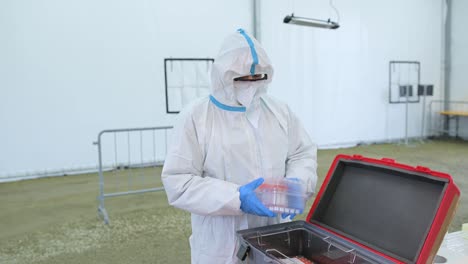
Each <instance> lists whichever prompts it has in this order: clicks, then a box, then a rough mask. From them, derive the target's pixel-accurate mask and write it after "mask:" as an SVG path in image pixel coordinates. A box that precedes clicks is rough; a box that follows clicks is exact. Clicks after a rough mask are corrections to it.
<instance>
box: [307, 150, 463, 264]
mask: <svg viewBox="0 0 468 264" xmlns="http://www.w3.org/2000/svg"><path fill="white" fill-rule="evenodd" d="M350 168H359V170H357V172H354V173H351V172H352V170H350ZM340 170H343V171H341V172H340ZM347 172H349V173H347ZM360 172H365V173H364V174H366V175H361V174H360ZM340 173H341V174H340ZM367 173H368V174H367ZM374 173H375V174H380V175H379V176H376V175H373V174H374ZM351 174H354V175H353V176H352V177H353V179H354V180H355V181H357V183H356V182H355V181H351V180H350V179H348V180H344V179H345V177H350V175H351ZM373 176H374V177H373ZM337 177H338V178H339V179H337ZM361 178H367V179H366V180H362V179H361ZM363 183H364V184H368V186H365V187H363V186H362V185H363ZM384 185H391V186H386V187H385V186H384ZM369 187H372V188H369ZM350 188H351V189H354V190H353V191H355V192H356V191H364V192H366V194H365V195H355V197H351V198H350V197H349V196H352V191H350V190H348V191H346V189H350ZM364 188H368V189H364ZM356 189H357V190H356ZM348 193H351V195H348V196H346V194H348ZM369 193H370V194H369ZM336 195H342V196H344V197H342V198H339V199H338V198H336ZM372 195H374V196H372ZM362 196H364V197H365V198H364V201H362V200H359V199H362ZM436 196H437V197H436ZM459 196H460V190H459V189H458V187H457V186H456V185H455V183H454V182H453V179H452V177H451V176H450V175H448V174H446V173H442V172H437V171H432V170H430V169H429V168H427V167H422V166H416V167H413V166H409V165H405V164H401V163H397V162H395V160H393V159H389V158H383V159H373V158H366V157H363V156H360V155H353V156H348V155H338V156H337V157H336V158H335V160H334V161H333V163H332V165H331V167H330V169H329V171H328V174H327V176H326V178H325V180H324V182H323V184H322V186H321V188H320V191H319V192H318V194H317V197H316V199H315V201H314V203H313V205H312V208H311V210H310V212H309V214H308V216H307V222H310V223H311V224H312V225H316V226H318V227H320V228H322V229H324V230H327V231H328V232H331V233H333V234H336V235H338V236H340V237H342V238H343V239H345V240H348V241H350V242H352V243H357V244H359V245H361V246H363V247H365V248H367V249H368V250H370V251H372V252H374V253H376V254H379V255H381V256H383V257H385V258H387V259H388V260H391V261H393V262H395V263H417V264H423V263H424V264H425V263H432V261H433V259H434V257H435V255H436V253H437V251H438V249H439V247H440V244H441V243H442V240H443V238H444V235H445V233H446V232H447V229H448V226H449V224H450V221H451V220H452V218H453V216H454V214H455V211H456V207H457V204H458V199H459ZM370 198H374V199H373V200H374V201H372V202H369V201H368V199H370ZM394 200H396V202H395V201H394ZM359 201H360V202H361V203H364V204H365V205H364V206H362V204H358V203H356V202H359ZM402 201H403V203H402ZM350 203H353V205H352V206H351V208H349V210H351V211H353V210H354V211H356V208H358V207H361V208H359V209H357V211H360V212H364V211H365V210H367V213H368V214H370V215H372V216H373V217H374V218H375V219H370V220H369V221H367V222H366V223H365V224H369V225H370V226H366V227H364V228H362V226H361V228H362V230H358V231H356V229H357V228H356V226H359V225H362V223H361V224H359V223H357V222H356V223H352V224H347V223H346V222H347V221H348V220H349V219H347V220H336V219H333V218H332V217H333V216H336V215H340V213H343V212H342V211H343V210H346V206H348V205H349V204H350ZM369 205H382V206H375V207H378V208H373V207H370V208H366V206H369ZM383 205H385V206H383ZM330 207H334V208H331V209H330ZM337 207H338V208H337ZM340 210H341V211H340ZM328 211H332V212H331V213H330V212H328ZM347 213H349V212H347ZM402 213H407V214H409V215H410V216H406V215H402ZM351 214H356V212H352V213H351ZM345 215H346V213H343V216H345ZM379 215H381V217H382V219H379ZM353 219H354V220H356V219H357V220H360V219H362V217H360V216H356V217H354V218H353ZM377 220H380V221H383V222H384V223H383V224H374V222H378V221H377ZM364 222H365V220H364ZM405 225H406V226H405ZM340 227H344V228H345V229H346V230H343V229H342V228H340ZM379 227H380V228H381V229H383V230H378V229H379ZM369 228H376V230H375V232H374V233H372V232H367V231H368V230H367V229H369ZM386 228H388V230H385V229H386ZM415 229H417V231H418V232H415V231H414V230H415ZM405 231H406V232H405ZM379 232H380V233H379ZM382 233H385V235H384V236H385V237H384V238H382ZM385 238H390V240H395V241H394V242H398V244H401V245H400V246H393V245H390V243H386V242H387V241H384V239H385ZM407 240H411V241H407ZM376 241H377V242H378V244H379V245H377V244H376V243H375V242H376ZM393 244H395V243H393ZM415 244H418V246H415ZM382 245H383V246H382ZM386 246H387V247H386ZM388 247H390V248H392V250H389V248H388ZM408 248H410V249H408ZM413 249H416V250H413ZM411 255H412V257H411Z"/></svg>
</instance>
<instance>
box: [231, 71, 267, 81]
mask: <svg viewBox="0 0 468 264" xmlns="http://www.w3.org/2000/svg"><path fill="white" fill-rule="evenodd" d="M266 79H268V75H267V74H264V73H261V74H253V75H246V76H241V77H237V78H234V81H235V82H256V81H262V80H266Z"/></svg>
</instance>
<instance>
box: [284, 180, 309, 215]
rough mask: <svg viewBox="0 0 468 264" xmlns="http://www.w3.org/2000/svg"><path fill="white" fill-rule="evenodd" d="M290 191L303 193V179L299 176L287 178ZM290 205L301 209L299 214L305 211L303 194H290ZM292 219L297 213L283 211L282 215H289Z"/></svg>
mask: <svg viewBox="0 0 468 264" xmlns="http://www.w3.org/2000/svg"><path fill="white" fill-rule="evenodd" d="M286 182H287V184H288V192H290V193H297V194H299V195H300V194H301V188H302V186H301V181H300V180H299V179H298V178H287V181H286ZM288 206H289V207H291V208H294V209H299V214H302V212H303V211H304V199H303V198H302V197H301V196H295V195H288ZM288 216H289V218H290V219H291V220H292V219H293V218H294V217H296V214H289V213H283V214H281V217H282V218H283V219H285V218H286V217H288Z"/></svg>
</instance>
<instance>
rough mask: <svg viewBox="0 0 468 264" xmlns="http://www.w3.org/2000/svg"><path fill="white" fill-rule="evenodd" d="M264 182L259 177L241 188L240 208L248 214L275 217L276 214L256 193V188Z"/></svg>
mask: <svg viewBox="0 0 468 264" xmlns="http://www.w3.org/2000/svg"><path fill="white" fill-rule="evenodd" d="M262 183H263V178H258V179H256V180H254V181H251V182H249V183H247V184H246V185H242V186H241V187H240V188H239V198H240V200H241V206H240V209H241V210H242V211H244V212H245V213H248V214H254V215H259V216H269V217H274V216H276V214H275V213H273V212H272V211H270V210H269V209H268V208H266V207H265V205H263V204H262V202H261V201H260V200H259V199H258V198H257V195H255V189H257V188H258V186H260V185H261V184H262Z"/></svg>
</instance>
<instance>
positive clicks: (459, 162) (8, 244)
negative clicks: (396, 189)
mask: <svg viewBox="0 0 468 264" xmlns="http://www.w3.org/2000/svg"><path fill="white" fill-rule="evenodd" d="M339 153H343V154H360V155H364V156H368V157H374V158H382V157H389V158H393V159H395V160H397V161H398V162H401V163H406V164H409V165H414V166H416V165H421V166H425V167H429V168H431V169H433V170H437V171H442V172H446V173H449V174H451V175H452V176H453V178H454V179H455V182H456V184H457V185H458V186H459V187H460V189H461V191H462V196H461V200H460V205H459V207H458V211H457V213H456V216H455V219H454V220H453V221H452V224H451V226H450V231H455V230H459V229H460V228H461V224H462V223H466V222H468V203H467V199H468V198H467V197H465V196H464V195H463V194H464V193H466V192H468V182H467V179H468V177H467V175H466V174H467V173H468V142H466V141H453V140H445V141H426V142H424V143H412V144H410V145H409V146H406V145H399V144H381V145H365V146H358V147H355V148H348V149H334V150H320V151H319V153H318V164H319V166H318V175H319V181H318V183H317V190H318V188H319V187H320V185H321V183H322V181H323V178H324V177H325V175H326V172H327V171H328V167H329V166H330V164H331V162H332V160H333V158H334V157H335V156H336V155H337V154H339ZM130 176H131V177H133V178H132V180H129V179H130V178H129V177H130ZM105 177H106V188H107V191H108V192H109V191H112V192H114V191H122V190H125V189H126V188H137V187H141V186H150V187H155V186H161V183H160V168H148V169H139V170H131V171H129V170H126V171H117V172H108V173H106V175H105ZM97 194H98V178H97V174H86V175H79V176H67V177H55V178H44V179H38V180H27V181H20V182H13V183H3V184H0V201H1V203H0V212H1V213H0V263H41V264H42V263H43V264H45V263H189V259H190V252H189V245H188V241H187V239H188V236H189V235H190V215H189V214H188V213H186V212H183V211H181V210H177V209H175V208H172V207H170V206H168V205H167V200H166V196H165V194H164V192H158V193H147V194H144V195H135V196H126V197H115V198H109V199H108V200H106V207H107V209H108V211H109V214H110V218H111V225H110V226H106V225H104V224H103V223H102V221H100V220H99V219H98V218H97V213H96V207H97V200H96V196H97ZM311 203H312V200H311V201H309V203H308V205H309V206H310V204H311ZM304 217H305V215H301V216H298V217H297V219H304Z"/></svg>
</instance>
